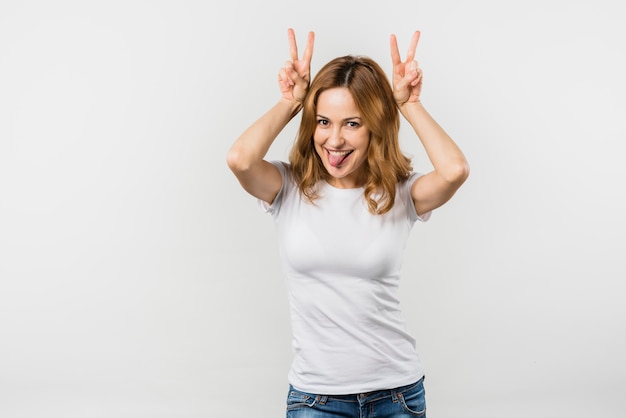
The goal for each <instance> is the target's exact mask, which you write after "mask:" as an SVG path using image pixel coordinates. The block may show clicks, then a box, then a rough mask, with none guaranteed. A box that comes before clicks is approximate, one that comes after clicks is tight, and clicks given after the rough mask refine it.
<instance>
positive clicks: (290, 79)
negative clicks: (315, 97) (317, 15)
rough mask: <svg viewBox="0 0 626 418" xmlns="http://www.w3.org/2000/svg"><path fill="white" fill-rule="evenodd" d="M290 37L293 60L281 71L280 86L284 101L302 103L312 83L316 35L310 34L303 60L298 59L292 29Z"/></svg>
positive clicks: (290, 50)
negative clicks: (312, 58)
mask: <svg viewBox="0 0 626 418" xmlns="http://www.w3.org/2000/svg"><path fill="white" fill-rule="evenodd" d="M288 37H289V53H290V55H291V60H289V61H287V62H286V63H285V66H284V67H283V68H281V69H280V72H279V73H278V85H279V87H280V92H281V95H282V97H283V98H284V99H286V100H289V101H293V102H297V103H302V102H303V101H304V98H305V97H306V93H307V91H308V90H309V81H311V57H312V56H313V41H314V39H315V34H314V33H313V32H309V37H308V39H307V43H306V48H305V49H304V54H303V55H302V59H299V58H298V45H297V44H296V35H295V33H294V31H293V29H291V28H289V30H288Z"/></svg>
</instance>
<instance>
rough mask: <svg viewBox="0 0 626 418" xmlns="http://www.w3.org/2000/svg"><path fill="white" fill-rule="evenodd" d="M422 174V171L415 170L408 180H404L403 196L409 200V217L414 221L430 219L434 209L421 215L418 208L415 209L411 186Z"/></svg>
mask: <svg viewBox="0 0 626 418" xmlns="http://www.w3.org/2000/svg"><path fill="white" fill-rule="evenodd" d="M422 176H423V174H421V173H415V172H413V173H411V175H410V176H409V178H408V179H407V181H406V182H404V190H403V197H404V198H405V199H406V201H407V207H408V208H409V219H410V220H411V221H412V222H415V221H420V222H426V221H428V220H429V219H430V215H431V214H432V211H428V212H426V213H425V214H423V215H421V216H420V215H418V214H417V210H416V209H415V202H413V198H412V197H411V187H413V183H415V180H417V179H418V178H420V177H422Z"/></svg>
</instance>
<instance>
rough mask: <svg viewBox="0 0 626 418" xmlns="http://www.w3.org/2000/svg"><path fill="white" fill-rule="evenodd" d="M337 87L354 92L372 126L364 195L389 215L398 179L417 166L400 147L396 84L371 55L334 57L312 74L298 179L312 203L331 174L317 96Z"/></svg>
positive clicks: (296, 155)
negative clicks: (320, 146)
mask: <svg viewBox="0 0 626 418" xmlns="http://www.w3.org/2000/svg"><path fill="white" fill-rule="evenodd" d="M336 87H345V88H347V89H348V90H349V91H350V93H351V94H352V97H353V98H354V102H355V104H356V106H357V108H358V109H359V112H360V113H361V118H362V119H363V122H364V124H365V126H367V128H368V129H369V130H370V143H369V147H368V151H367V159H366V160H365V162H364V164H366V166H365V172H366V178H365V184H364V189H365V190H364V193H363V194H364V197H365V200H366V201H367V205H368V207H369V210H370V212H372V213H373V214H384V213H386V212H388V211H389V210H390V209H391V208H392V207H393V204H394V200H395V197H396V186H397V184H398V183H399V182H401V181H403V180H406V179H407V178H408V177H409V175H410V172H411V170H412V167H411V160H410V159H409V158H408V157H407V156H405V155H404V154H403V153H402V151H401V150H400V144H399V140H398V132H399V130H400V116H399V112H398V108H397V105H396V101H395V99H394V97H393V91H392V89H391V85H390V84H389V81H388V79H387V76H386V75H385V73H384V71H383V70H382V68H381V67H380V66H379V65H378V64H377V63H376V62H375V61H374V60H372V59H370V58H367V57H356V56H351V55H348V56H345V57H339V58H335V59H333V60H332V61H330V62H329V63H327V64H326V65H325V66H324V67H322V69H321V70H320V71H319V72H318V73H317V75H316V76H315V78H314V79H313V81H312V83H311V87H310V88H309V92H308V93H307V97H306V98H305V101H304V104H303V110H302V119H301V123H300V128H299V131H298V135H297V137H296V141H295V143H294V146H293V148H292V149H291V152H290V154H289V162H290V163H291V166H292V169H293V174H294V178H295V181H296V184H297V185H298V188H299V190H300V192H301V193H302V194H303V195H304V196H305V197H306V199H307V200H309V201H310V202H311V203H313V202H314V201H315V199H318V198H319V197H320V196H319V195H318V193H317V190H316V184H317V183H318V182H319V181H321V180H327V181H328V180H329V179H330V175H329V174H328V172H327V171H326V169H325V168H324V165H323V163H322V161H321V159H320V157H319V155H318V154H317V152H316V151H315V146H314V144H313V134H314V133H315V129H316V127H317V100H318V98H319V96H320V94H321V93H322V92H323V91H325V90H328V89H332V88H336Z"/></svg>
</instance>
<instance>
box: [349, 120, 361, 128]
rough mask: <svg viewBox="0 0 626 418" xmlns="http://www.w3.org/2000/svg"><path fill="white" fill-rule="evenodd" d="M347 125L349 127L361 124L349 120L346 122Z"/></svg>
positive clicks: (356, 126)
mask: <svg viewBox="0 0 626 418" xmlns="http://www.w3.org/2000/svg"><path fill="white" fill-rule="evenodd" d="M348 126H349V127H351V128H358V127H359V126H361V125H360V124H359V122H354V121H350V122H348Z"/></svg>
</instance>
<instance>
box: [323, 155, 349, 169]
mask: <svg viewBox="0 0 626 418" xmlns="http://www.w3.org/2000/svg"><path fill="white" fill-rule="evenodd" d="M350 154H351V152H348V153H346V154H340V155H335V154H331V153H330V152H329V153H328V162H329V163H330V165H332V166H333V167H337V166H338V165H341V163H343V161H344V160H345V159H346V158H348V155H350Z"/></svg>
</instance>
